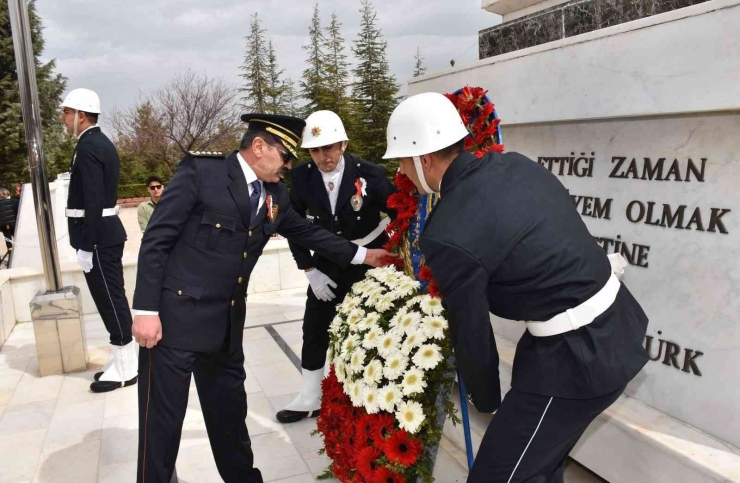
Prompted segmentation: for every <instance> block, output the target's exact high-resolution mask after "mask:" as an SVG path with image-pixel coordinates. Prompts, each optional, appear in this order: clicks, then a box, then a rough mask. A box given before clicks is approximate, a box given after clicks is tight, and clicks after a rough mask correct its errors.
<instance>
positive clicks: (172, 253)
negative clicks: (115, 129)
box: [133, 114, 388, 483]
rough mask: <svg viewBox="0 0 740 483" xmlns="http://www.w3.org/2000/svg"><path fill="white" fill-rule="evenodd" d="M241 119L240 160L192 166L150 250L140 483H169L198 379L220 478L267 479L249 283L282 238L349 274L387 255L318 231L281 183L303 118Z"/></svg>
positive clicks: (140, 311)
mask: <svg viewBox="0 0 740 483" xmlns="http://www.w3.org/2000/svg"><path fill="white" fill-rule="evenodd" d="M242 120H243V121H244V122H247V123H248V129H247V132H246V133H245V134H244V137H243V138H242V141H241V145H240V148H239V151H236V152H234V153H231V154H229V155H228V156H226V155H224V154H221V153H213V152H206V153H202V152H195V153H189V154H188V155H186V156H185V157H184V158H183V160H182V161H181V162H180V165H179V166H178V169H177V172H176V173H175V176H173V178H172V179H171V180H170V182H169V184H168V185H167V192H166V193H164V194H163V195H162V198H161V200H160V201H159V203H158V204H157V209H156V210H154V214H153V215H152V218H151V220H150V222H149V225H148V226H147V229H146V232H145V233H144V238H143V240H142V242H141V250H140V252H139V271H138V274H137V278H136V292H135V294H134V309H135V310H136V317H135V319H134V327H133V333H134V337H135V338H136V340H137V342H138V343H139V345H140V346H141V350H140V352H139V368H140V373H141V377H142V379H141V381H140V384H139V462H138V477H137V482H138V483H144V482H146V483H169V482H170V478H171V477H172V473H173V471H174V468H175V461H176V460H177V452H178V448H179V445H180V437H181V432H182V425H183V421H184V418H185V411H186V410H187V406H188V392H189V388H190V379H191V377H192V376H194V378H195V385H196V388H197V391H198V398H199V400H200V406H201V410H202V412H203V417H204V420H205V425H206V430H207V432H208V436H209V439H210V442H211V449H212V452H213V456H214V459H215V462H216V467H217V468H218V471H219V474H220V476H221V478H222V479H223V480H224V481H226V482H242V483H261V482H262V481H263V480H262V475H261V473H260V471H259V470H258V469H257V468H255V467H254V455H253V453H252V449H251V441H250V439H249V433H248V431H247V427H246V424H245V420H246V417H247V395H246V392H245V390H244V381H245V379H246V374H245V370H244V349H243V347H242V338H243V332H244V322H245V316H246V301H245V297H246V294H247V287H248V284H249V280H250V276H251V275H252V272H253V270H254V267H255V265H256V263H257V260H258V259H259V257H260V255H261V254H262V251H263V249H264V248H265V245H267V242H268V241H269V240H270V238H271V237H272V235H274V234H275V233H279V234H280V235H282V236H284V237H285V238H287V239H289V240H291V241H293V242H296V243H299V244H301V245H303V246H305V247H306V248H308V249H310V250H315V251H317V252H319V253H322V254H323V255H324V256H325V257H327V258H329V259H332V260H334V261H335V262H336V263H338V264H340V265H341V266H343V267H347V266H349V265H351V264H361V263H365V264H368V265H372V266H379V265H380V263H381V260H382V259H383V258H384V257H386V256H388V253H387V252H386V251H385V250H382V249H372V248H365V247H361V246H358V245H356V244H353V243H350V242H349V241H347V240H345V239H342V238H341V237H338V236H336V235H333V234H332V233H330V232H329V231H327V230H324V229H322V228H320V227H317V226H313V225H311V224H310V223H309V222H308V221H306V220H305V219H304V218H301V217H300V216H299V215H298V214H297V213H296V212H295V211H293V209H292V208H291V205H290V197H289V195H288V191H287V189H286V188H285V186H284V185H283V184H282V183H281V182H280V179H281V178H282V177H283V176H284V175H285V174H287V172H288V170H289V169H290V164H291V160H292V159H294V158H295V157H296V151H295V150H296V148H297V147H298V144H299V142H300V139H301V133H302V131H303V127H304V126H305V122H304V121H303V120H301V119H298V118H295V117H291V116H278V115H268V114H245V115H244V116H242ZM255 276H259V275H255Z"/></svg>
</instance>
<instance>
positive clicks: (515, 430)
mask: <svg viewBox="0 0 740 483" xmlns="http://www.w3.org/2000/svg"><path fill="white" fill-rule="evenodd" d="M624 389H625V388H624V387H621V388H619V389H618V390H616V391H614V392H612V393H609V394H606V395H604V396H601V397H598V398H594V399H563V398H557V397H550V396H541V395H538V394H531V393H526V392H522V391H518V390H517V389H514V388H512V389H511V391H509V392H508V393H507V394H506V397H505V398H504V400H503V402H502V403H501V407H499V409H498V411H496V414H495V415H494V416H493V419H492V420H491V424H490V425H489V426H488V429H487V430H486V434H485V436H484V437H483V441H482V442H481V445H480V448H479V450H478V455H477V456H476V458H475V463H474V464H473V469H472V471H471V472H470V475H469V476H468V482H469V483H484V482H485V483H521V482H526V483H563V481H564V480H563V478H564V471H565V461H566V459H567V457H568V454H569V453H570V451H571V450H572V449H573V446H575V444H576V443H577V442H578V440H579V439H580V437H581V436H582V435H583V432H584V431H585V430H586V428H587V427H588V425H589V424H591V422H592V421H593V420H594V419H595V418H596V416H598V415H599V414H601V413H602V412H603V411H604V410H605V409H606V408H608V407H609V406H610V405H611V404H612V403H613V402H614V401H616V400H617V398H618V397H619V395H620V394H622V392H624Z"/></svg>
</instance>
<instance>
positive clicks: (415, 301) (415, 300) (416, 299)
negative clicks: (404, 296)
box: [406, 295, 424, 309]
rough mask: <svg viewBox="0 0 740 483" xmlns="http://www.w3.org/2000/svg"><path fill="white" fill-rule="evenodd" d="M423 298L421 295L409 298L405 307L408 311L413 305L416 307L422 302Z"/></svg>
mask: <svg viewBox="0 0 740 483" xmlns="http://www.w3.org/2000/svg"><path fill="white" fill-rule="evenodd" d="M423 298H424V296H423V295H417V296H416V297H411V298H410V299H408V301H407V302H406V307H407V308H408V309H411V308H412V307H413V306H414V305H418V304H419V303H420V302H421V301H422V299H423Z"/></svg>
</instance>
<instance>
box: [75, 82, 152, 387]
mask: <svg viewBox="0 0 740 483" xmlns="http://www.w3.org/2000/svg"><path fill="white" fill-rule="evenodd" d="M61 108H62V114H61V120H62V122H63V123H64V125H65V126H66V128H67V133H69V134H70V135H72V136H75V137H76V138H77V146H76V147H75V151H74V155H73V156H72V164H71V166H70V169H71V173H70V181H69V195H68V198H67V209H66V210H65V214H66V216H67V224H68V228H69V243H70V245H72V248H74V249H76V250H77V262H78V263H79V265H80V267H81V268H82V270H83V271H84V272H85V280H86V281H87V286H88V288H89V289H90V294H91V295H92V298H93V301H94V302H95V307H96V308H97V309H98V313H99V314H100V317H101V318H102V319H103V323H104V324H105V328H106V329H107V330H108V334H110V343H111V348H110V349H111V351H110V359H109V361H108V363H107V364H106V365H105V367H103V370H102V371H101V372H98V373H97V374H95V381H94V382H93V383H92V384H91V385H90V389H91V390H92V391H93V392H107V391H112V390H114V389H118V388H120V387H125V386H130V385H131V384H135V383H136V378H137V368H138V361H137V351H136V344H135V343H134V341H133V338H132V336H131V311H130V310H129V305H128V300H127V299H126V292H125V289H124V286H123V264H122V263H121V258H122V257H123V245H124V243H125V241H126V230H125V229H124V228H123V223H121V220H120V218H119V217H118V212H119V210H118V207H117V206H116V200H117V199H118V178H119V172H120V170H121V162H120V160H119V159H118V153H117V152H116V148H115V146H113V143H112V142H111V141H110V139H108V137H107V136H106V135H105V134H103V133H102V132H101V130H100V128H99V127H98V126H97V122H98V115H99V114H100V99H99V98H98V95H97V94H96V93H95V92H93V91H91V90H89V89H74V90H73V91H71V92H70V93H69V94H68V95H67V97H66V98H65V99H64V102H62V105H61Z"/></svg>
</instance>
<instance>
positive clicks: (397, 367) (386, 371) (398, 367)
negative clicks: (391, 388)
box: [383, 352, 409, 381]
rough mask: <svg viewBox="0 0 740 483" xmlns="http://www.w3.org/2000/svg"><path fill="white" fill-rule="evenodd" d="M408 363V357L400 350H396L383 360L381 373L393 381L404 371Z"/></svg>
mask: <svg viewBox="0 0 740 483" xmlns="http://www.w3.org/2000/svg"><path fill="white" fill-rule="evenodd" d="M408 364H409V358H408V357H406V356H405V355H403V353H401V352H396V353H395V354H392V355H391V356H390V357H388V358H386V360H385V367H384V368H383V375H384V376H385V378H386V379H388V380H389V381H395V380H396V379H398V378H399V377H401V376H402V375H403V373H404V372H406V366H408Z"/></svg>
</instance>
